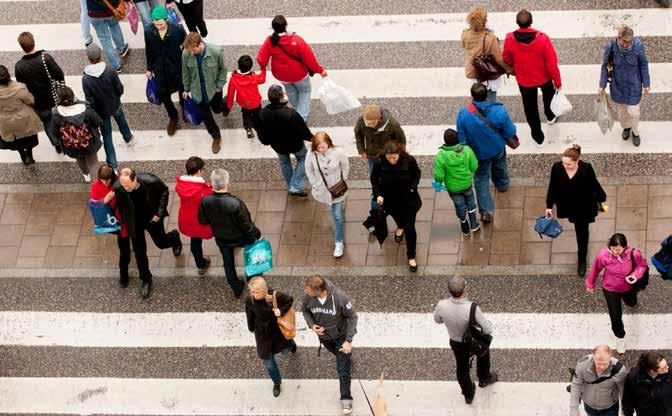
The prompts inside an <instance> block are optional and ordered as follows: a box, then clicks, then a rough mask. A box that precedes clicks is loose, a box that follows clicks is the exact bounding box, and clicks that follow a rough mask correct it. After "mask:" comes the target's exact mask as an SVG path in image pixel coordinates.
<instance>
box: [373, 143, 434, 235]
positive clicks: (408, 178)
mask: <svg viewBox="0 0 672 416" xmlns="http://www.w3.org/2000/svg"><path fill="white" fill-rule="evenodd" d="M420 175H421V172H420V168H419V167H418V162H416V160H415V158H414V157H413V156H411V155H409V154H408V153H401V154H400V155H399V161H398V162H397V163H396V164H395V165H393V164H391V163H390V162H388V161H387V158H386V157H384V156H383V157H381V158H380V159H378V160H377V161H376V163H375V164H374V165H373V170H372V171H371V186H372V188H373V195H374V198H378V197H379V196H382V197H383V198H384V202H383V210H385V212H387V213H388V214H390V215H392V216H393V217H395V218H408V217H409V216H413V215H415V213H417V212H418V210H419V209H420V207H421V206H422V199H421V198H420V195H419V194H418V184H419V183H420ZM397 225H399V226H402V224H397Z"/></svg>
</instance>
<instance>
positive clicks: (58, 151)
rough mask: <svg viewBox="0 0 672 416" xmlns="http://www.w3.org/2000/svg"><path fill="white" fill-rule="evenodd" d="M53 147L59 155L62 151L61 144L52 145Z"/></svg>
mask: <svg viewBox="0 0 672 416" xmlns="http://www.w3.org/2000/svg"><path fill="white" fill-rule="evenodd" d="M54 149H55V150H56V153H58V154H59V155H60V154H61V153H63V146H61V145H60V144H59V145H58V146H54Z"/></svg>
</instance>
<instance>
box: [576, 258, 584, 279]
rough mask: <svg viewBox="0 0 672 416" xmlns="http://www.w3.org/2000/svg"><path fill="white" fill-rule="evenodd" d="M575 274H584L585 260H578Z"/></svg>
mask: <svg viewBox="0 0 672 416" xmlns="http://www.w3.org/2000/svg"><path fill="white" fill-rule="evenodd" d="M576 274H578V275H579V276H581V277H584V276H585V275H586V261H585V260H579V266H578V267H577V268H576Z"/></svg>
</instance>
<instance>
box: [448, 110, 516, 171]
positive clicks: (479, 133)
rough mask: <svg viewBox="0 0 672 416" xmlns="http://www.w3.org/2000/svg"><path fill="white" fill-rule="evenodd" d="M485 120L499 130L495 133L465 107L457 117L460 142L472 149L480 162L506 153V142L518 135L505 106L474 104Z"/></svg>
mask: <svg viewBox="0 0 672 416" xmlns="http://www.w3.org/2000/svg"><path fill="white" fill-rule="evenodd" d="M473 104H474V105H475V106H476V108H477V109H479V110H480V111H481V112H482V113H483V114H484V115H485V118H487V119H488V121H490V123H492V124H493V125H494V127H495V128H497V130H498V132H495V131H493V130H492V129H491V128H490V127H488V125H487V124H485V122H483V121H482V120H481V119H479V118H478V116H476V115H475V114H471V112H469V110H468V109H467V108H466V107H465V108H463V109H462V110H460V113H459V114H458V115H457V136H458V137H459V138H460V141H461V142H462V143H464V144H466V145H468V146H469V147H471V148H472V149H473V151H474V153H476V158H477V159H478V160H488V159H491V158H493V157H495V156H497V155H498V154H500V153H502V151H504V146H505V144H506V142H505V141H504V138H505V137H506V138H507V139H510V138H511V137H513V136H515V135H516V126H515V125H514V124H513V122H512V121H511V118H509V113H507V112H506V109H505V108H504V105H502V103H498V102H474V103H473Z"/></svg>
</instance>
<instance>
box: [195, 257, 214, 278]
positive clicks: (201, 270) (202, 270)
mask: <svg viewBox="0 0 672 416" xmlns="http://www.w3.org/2000/svg"><path fill="white" fill-rule="evenodd" d="M203 259H204V260H205V264H204V265H203V267H199V268H198V275H199V276H203V275H204V274H206V273H207V272H208V269H209V268H210V263H211V261H210V257H203Z"/></svg>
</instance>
